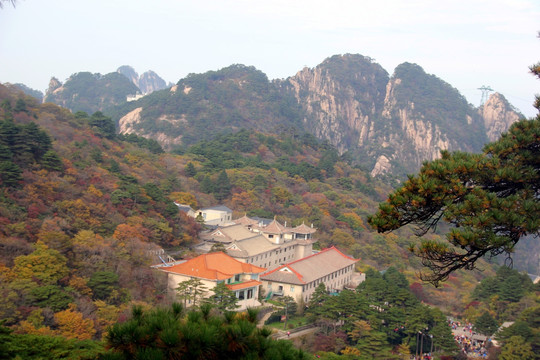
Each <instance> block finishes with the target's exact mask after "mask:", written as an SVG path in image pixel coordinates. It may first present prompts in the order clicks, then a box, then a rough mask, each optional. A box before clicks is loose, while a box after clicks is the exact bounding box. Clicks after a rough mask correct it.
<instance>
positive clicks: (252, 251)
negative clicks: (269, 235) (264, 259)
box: [227, 235, 281, 257]
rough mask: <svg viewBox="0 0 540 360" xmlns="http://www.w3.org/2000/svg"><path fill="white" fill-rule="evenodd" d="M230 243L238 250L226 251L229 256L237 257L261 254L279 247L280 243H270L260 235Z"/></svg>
mask: <svg viewBox="0 0 540 360" xmlns="http://www.w3.org/2000/svg"><path fill="white" fill-rule="evenodd" d="M231 245H233V246H234V245H236V247H237V248H238V250H236V249H227V253H229V254H230V255H231V256H238V257H249V256H255V255H258V254H263V253H265V252H267V251H272V250H275V249H279V248H280V247H281V246H280V245H276V244H273V243H271V242H270V241H268V239H266V238H265V237H264V236H262V235H257V236H254V237H252V238H248V239H243V240H238V241H235V242H233V243H232V244H231Z"/></svg>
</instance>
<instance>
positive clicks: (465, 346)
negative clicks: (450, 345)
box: [449, 321, 491, 358]
mask: <svg viewBox="0 0 540 360" xmlns="http://www.w3.org/2000/svg"><path fill="white" fill-rule="evenodd" d="M449 325H450V327H451V328H452V332H453V334H454V340H456V343H457V344H458V345H459V347H460V349H461V351H462V352H463V354H464V355H465V356H467V357H471V358H487V356H488V351H487V349H488V347H489V344H490V341H491V340H490V339H489V338H487V337H486V336H483V335H481V334H477V333H476V332H475V331H474V330H473V326H472V324H470V323H469V324H464V325H463V326H462V325H461V323H460V322H458V321H450V322H449Z"/></svg>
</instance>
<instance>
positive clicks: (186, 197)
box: [169, 191, 199, 209]
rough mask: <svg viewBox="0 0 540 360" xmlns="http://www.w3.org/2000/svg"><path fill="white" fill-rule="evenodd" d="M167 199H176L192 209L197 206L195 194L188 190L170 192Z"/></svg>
mask: <svg viewBox="0 0 540 360" xmlns="http://www.w3.org/2000/svg"><path fill="white" fill-rule="evenodd" d="M169 199H171V200H172V201H176V202H177V203H178V204H184V205H189V206H191V207H192V208H193V209H197V208H198V207H199V204H198V203H197V199H196V198H195V196H194V195H193V194H190V193H188V192H183V191H175V192H172V193H171V195H169Z"/></svg>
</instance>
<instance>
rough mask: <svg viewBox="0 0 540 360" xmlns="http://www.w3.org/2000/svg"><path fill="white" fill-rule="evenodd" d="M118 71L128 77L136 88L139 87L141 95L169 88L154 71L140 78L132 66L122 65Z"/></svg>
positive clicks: (149, 71)
mask: <svg viewBox="0 0 540 360" xmlns="http://www.w3.org/2000/svg"><path fill="white" fill-rule="evenodd" d="M116 71H117V72H118V73H120V74H122V75H124V76H125V77H127V78H128V79H129V80H130V81H131V82H132V83H133V84H134V85H135V86H137V87H138V88H139V90H140V92H141V94H150V93H152V92H154V91H157V90H162V89H165V88H167V83H166V82H165V80H163V79H162V78H161V77H160V76H159V75H158V74H156V73H155V72H153V71H152V70H148V71H147V72H145V73H143V74H142V75H141V76H139V74H138V73H137V72H136V71H135V69H133V68H132V67H131V66H129V65H122V66H120V67H119V68H118V69H117V70H116Z"/></svg>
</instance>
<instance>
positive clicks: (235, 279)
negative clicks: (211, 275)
mask: <svg viewBox="0 0 540 360" xmlns="http://www.w3.org/2000/svg"><path fill="white" fill-rule="evenodd" d="M238 281H240V274H236V275H234V282H238Z"/></svg>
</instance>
